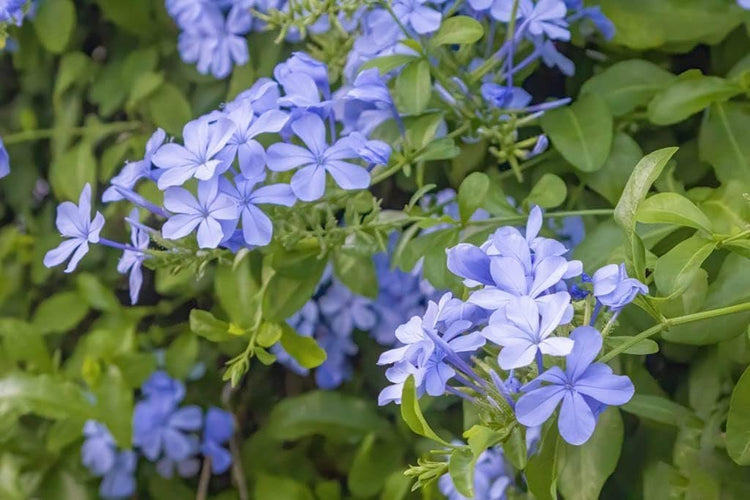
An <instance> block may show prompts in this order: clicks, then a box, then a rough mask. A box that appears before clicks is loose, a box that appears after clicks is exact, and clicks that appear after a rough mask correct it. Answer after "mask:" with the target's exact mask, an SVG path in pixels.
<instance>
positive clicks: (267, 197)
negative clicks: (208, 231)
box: [220, 176, 297, 246]
mask: <svg viewBox="0 0 750 500" xmlns="http://www.w3.org/2000/svg"><path fill="white" fill-rule="evenodd" d="M261 180H262V178H260V177H256V178H253V179H247V178H245V177H243V176H236V177H235V178H234V185H232V183H230V182H229V181H228V180H227V179H225V178H221V179H220V188H221V191H222V193H224V194H225V195H227V196H228V197H229V198H231V199H232V200H234V202H235V204H236V206H237V210H238V211H239V214H240V218H241V220H242V236H243V239H244V240H245V243H247V244H248V245H251V246H265V245H268V244H269V243H270V242H271V237H272V236H273V224H272V223H271V219H269V218H268V216H267V215H266V214H265V213H263V211H262V210H261V209H260V208H258V207H257V205H262V204H269V205H283V206H285V207H291V206H292V205H294V202H295V201H297V199H296V198H295V196H294V193H293V192H292V188H291V186H289V184H272V185H270V186H262V187H259V188H257V189H256V188H255V186H256V184H257V183H258V182H260V181H261ZM235 225H236V220H235ZM228 229H229V227H228V226H227V227H224V228H223V230H224V233H225V234H226V233H227V231H228ZM231 232H234V228H231V231H230V234H231Z"/></svg>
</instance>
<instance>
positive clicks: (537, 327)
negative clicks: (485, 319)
mask: <svg viewBox="0 0 750 500" xmlns="http://www.w3.org/2000/svg"><path fill="white" fill-rule="evenodd" d="M570 313H572V310H571V309H570V295H568V293H567V292H558V293H555V294H552V295H545V296H544V297H542V298H540V299H539V302H537V301H535V300H533V299H531V298H530V297H525V296H522V297H517V298H514V299H512V300H511V301H510V302H509V303H508V306H507V307H506V309H505V313H504V317H502V318H497V317H496V315H493V317H492V318H490V324H489V325H488V326H487V327H486V328H485V329H484V330H482V335H483V336H485V337H486V338H487V339H488V340H490V341H492V342H494V343H495V344H497V345H500V346H503V348H502V349H501V350H500V354H499V355H498V357H497V363H498V364H499V365H500V368H502V369H503V370H512V369H514V368H521V367H522V366H527V365H529V364H531V363H532V362H534V360H535V359H536V358H537V356H541V355H542V354H547V355H549V356H566V355H567V354H569V353H570V350H571V349H572V348H573V341H572V340H570V339H569V338H565V337H551V336H550V335H551V334H552V332H553V331H555V329H556V328H557V327H558V326H560V325H562V324H565V323H568V322H570V320H571V319H572V315H571V314H570Z"/></svg>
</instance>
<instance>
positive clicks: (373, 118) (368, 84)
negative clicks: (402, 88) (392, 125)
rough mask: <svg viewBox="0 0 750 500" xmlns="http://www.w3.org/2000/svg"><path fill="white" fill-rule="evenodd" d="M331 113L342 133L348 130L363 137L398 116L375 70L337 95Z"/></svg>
mask: <svg viewBox="0 0 750 500" xmlns="http://www.w3.org/2000/svg"><path fill="white" fill-rule="evenodd" d="M335 97H336V98H335V100H334V112H335V114H336V119H337V120H339V121H341V122H343V124H344V130H343V133H344V134H348V133H350V132H351V131H357V132H361V133H362V134H364V135H365V136H367V135H369V134H370V133H372V131H373V130H375V129H376V128H377V127H378V126H380V124H382V123H383V122H384V121H386V120H388V119H389V118H392V117H396V118H397V117H398V112H397V111H396V109H395V105H394V104H393V99H392V98H391V94H390V92H389V91H388V86H387V85H386V84H385V81H384V80H383V77H382V76H380V71H379V70H378V69H377V68H370V69H366V70H364V71H362V72H361V73H359V74H358V75H357V77H356V78H355V79H354V83H353V84H352V85H351V86H349V87H344V88H342V89H340V90H339V92H337V93H336V96H335Z"/></svg>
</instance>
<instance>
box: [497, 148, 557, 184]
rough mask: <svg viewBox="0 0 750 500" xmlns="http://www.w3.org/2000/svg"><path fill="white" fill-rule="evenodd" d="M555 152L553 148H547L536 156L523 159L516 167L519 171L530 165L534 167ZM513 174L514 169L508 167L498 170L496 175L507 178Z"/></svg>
mask: <svg viewBox="0 0 750 500" xmlns="http://www.w3.org/2000/svg"><path fill="white" fill-rule="evenodd" d="M555 154H556V153H555V151H553V150H547V151H545V152H544V153H542V154H540V155H537V156H535V157H533V158H531V159H530V160H528V161H525V162H524V163H522V164H521V165H520V166H519V167H518V170H519V171H520V172H524V171H526V170H528V169H530V168H531V167H535V166H537V165H539V164H540V163H542V162H544V161H545V160H548V159H549V158H551V157H553V156H554V155H555ZM515 175H516V172H515V171H514V170H512V169H510V170H504V171H503V172H500V174H499V175H498V178H499V179H507V178H508V177H514V176H515Z"/></svg>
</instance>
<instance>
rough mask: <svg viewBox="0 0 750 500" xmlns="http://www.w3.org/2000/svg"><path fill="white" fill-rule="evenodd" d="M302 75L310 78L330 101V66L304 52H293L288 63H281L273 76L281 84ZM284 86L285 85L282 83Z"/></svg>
mask: <svg viewBox="0 0 750 500" xmlns="http://www.w3.org/2000/svg"><path fill="white" fill-rule="evenodd" d="M300 74H303V75H307V76H309V77H310V78H311V79H312V81H313V82H315V85H316V86H317V87H318V88H319V89H320V90H321V91H322V92H323V96H324V97H325V98H326V99H328V98H330V96H331V90H330V85H331V84H330V83H329V81H328V66H326V65H325V63H323V62H320V61H318V60H317V59H315V58H313V57H311V56H310V55H309V54H306V53H304V52H293V53H292V56H291V57H290V58H289V59H287V60H286V61H284V62H282V63H279V64H277V65H276V68H274V71H273V76H274V78H276V80H277V81H279V82H285V81H288V79H289V78H296V77H298V76H299V75H300ZM282 85H283V83H282Z"/></svg>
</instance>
